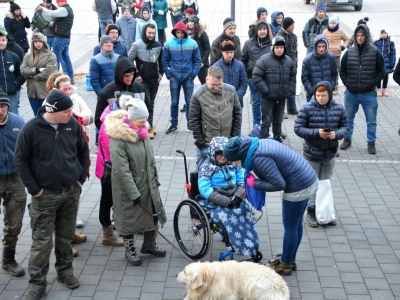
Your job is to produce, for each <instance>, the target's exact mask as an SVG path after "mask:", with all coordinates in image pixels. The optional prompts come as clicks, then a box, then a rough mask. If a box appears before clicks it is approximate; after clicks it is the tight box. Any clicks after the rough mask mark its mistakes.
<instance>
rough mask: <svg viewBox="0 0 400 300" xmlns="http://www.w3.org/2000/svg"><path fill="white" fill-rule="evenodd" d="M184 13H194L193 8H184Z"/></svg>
mask: <svg viewBox="0 0 400 300" xmlns="http://www.w3.org/2000/svg"><path fill="white" fill-rule="evenodd" d="M185 14H191V15H194V9H193V8H191V7H189V8H188V9H186V10H185Z"/></svg>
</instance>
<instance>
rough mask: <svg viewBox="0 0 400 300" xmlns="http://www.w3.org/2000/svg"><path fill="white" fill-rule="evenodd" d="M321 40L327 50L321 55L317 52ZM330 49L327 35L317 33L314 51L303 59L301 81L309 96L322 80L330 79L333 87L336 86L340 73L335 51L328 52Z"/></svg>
mask: <svg viewBox="0 0 400 300" xmlns="http://www.w3.org/2000/svg"><path fill="white" fill-rule="evenodd" d="M321 41H322V42H324V43H325V44H326V51H325V53H324V54H321V55H320V54H318V53H317V44H318V43H319V42H321ZM328 49H329V43H328V40H327V39H326V37H325V36H324V35H322V34H320V35H317V36H316V37H315V39H314V51H313V52H312V53H310V54H308V55H307V56H306V57H305V58H304V60H303V67H302V69H301V82H302V83H303V85H304V87H305V89H306V91H307V96H309V97H311V96H312V95H313V94H314V87H315V85H316V84H317V83H318V82H320V81H329V83H330V84H331V85H332V86H333V87H334V86H336V80H337V75H338V72H337V67H336V58H335V56H334V55H333V53H331V52H328Z"/></svg>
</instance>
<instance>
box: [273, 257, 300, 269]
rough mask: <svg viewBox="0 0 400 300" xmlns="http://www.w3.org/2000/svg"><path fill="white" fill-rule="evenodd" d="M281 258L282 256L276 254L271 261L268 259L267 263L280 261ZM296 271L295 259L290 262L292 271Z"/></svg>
mask: <svg viewBox="0 0 400 300" xmlns="http://www.w3.org/2000/svg"><path fill="white" fill-rule="evenodd" d="M281 256H282V254H278V255H276V256H275V257H274V258H273V259H270V260H269V261H268V263H273V262H274V261H275V260H277V259H279V260H280V259H281ZM296 270H297V262H296V260H295V259H293V260H292V271H296Z"/></svg>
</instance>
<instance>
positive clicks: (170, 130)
mask: <svg viewBox="0 0 400 300" xmlns="http://www.w3.org/2000/svg"><path fill="white" fill-rule="evenodd" d="M177 130H178V127H176V125H171V126H169V128H168V130H167V131H166V132H165V134H171V133H174V132H175V131H177Z"/></svg>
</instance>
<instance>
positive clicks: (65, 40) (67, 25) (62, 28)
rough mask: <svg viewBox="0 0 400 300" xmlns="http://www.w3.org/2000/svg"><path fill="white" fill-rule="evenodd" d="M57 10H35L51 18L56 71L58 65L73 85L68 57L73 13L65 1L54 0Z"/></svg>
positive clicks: (41, 8)
mask: <svg viewBox="0 0 400 300" xmlns="http://www.w3.org/2000/svg"><path fill="white" fill-rule="evenodd" d="M56 3H57V6H58V7H59V8H58V9H57V10H50V9H47V8H46V7H41V6H39V7H38V8H37V9H36V10H37V11H38V12H41V11H42V12H43V14H44V15H45V16H46V17H49V18H52V19H53V20H54V21H53V28H54V41H53V52H54V54H55V55H56V56H57V64H58V69H60V65H61V67H62V70H63V72H64V73H66V74H67V75H68V76H69V78H71V83H72V84H74V70H73V68H72V63H71V58H70V57H69V44H70V42H71V29H72V25H73V24H74V12H73V10H72V8H71V7H70V6H69V4H68V3H67V0H56Z"/></svg>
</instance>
